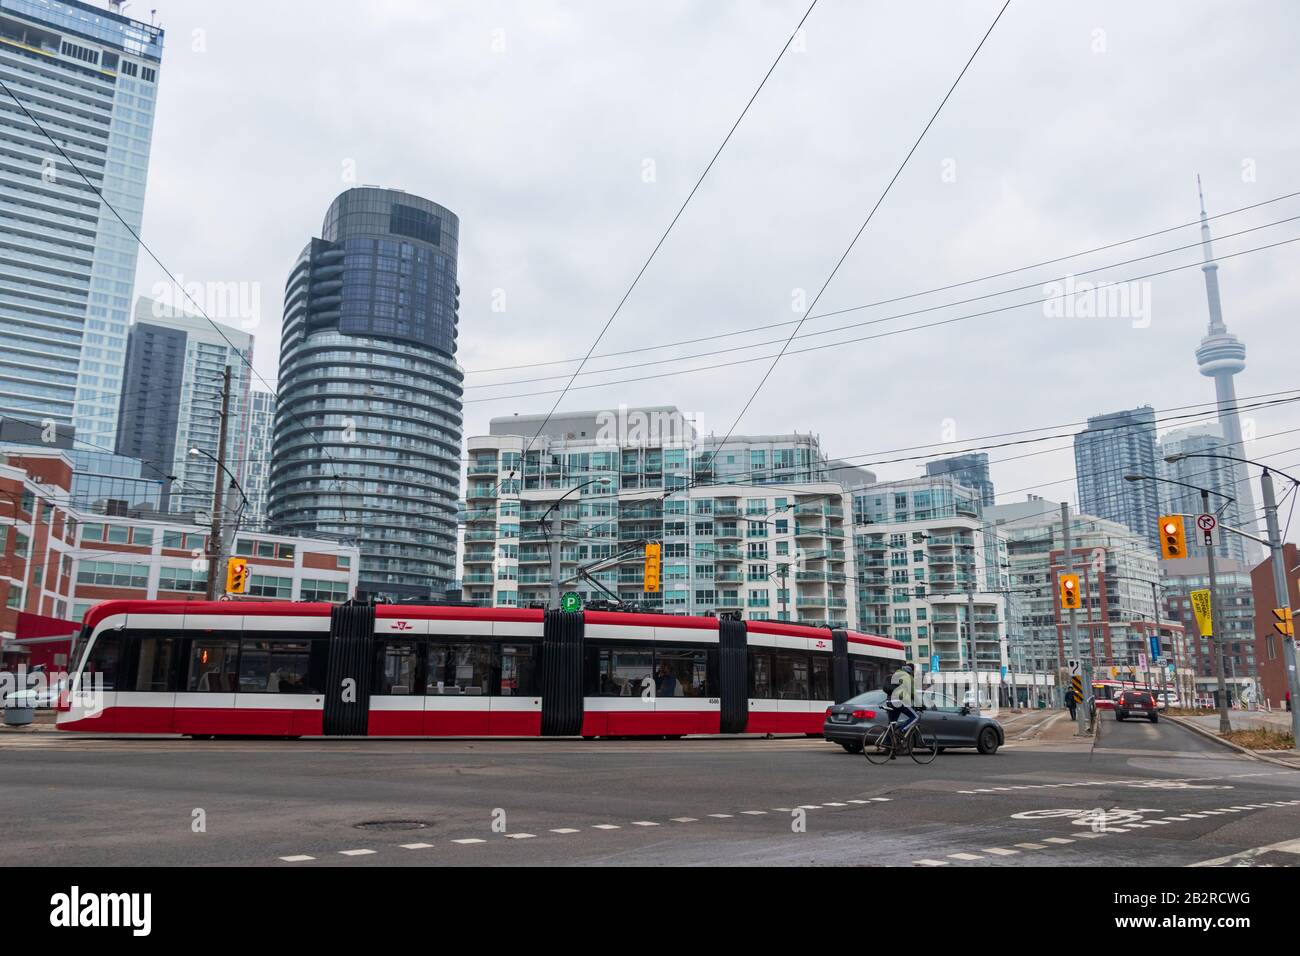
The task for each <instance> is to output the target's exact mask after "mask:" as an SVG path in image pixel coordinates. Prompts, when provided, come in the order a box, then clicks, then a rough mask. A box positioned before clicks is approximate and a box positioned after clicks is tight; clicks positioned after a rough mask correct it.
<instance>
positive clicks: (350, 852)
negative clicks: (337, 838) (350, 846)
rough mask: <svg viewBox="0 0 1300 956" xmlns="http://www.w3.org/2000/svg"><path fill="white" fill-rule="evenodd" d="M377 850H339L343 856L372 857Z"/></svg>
mask: <svg viewBox="0 0 1300 956" xmlns="http://www.w3.org/2000/svg"><path fill="white" fill-rule="evenodd" d="M375 852H376V851H375V850H339V853H340V854H341V855H342V856H370V855H371V854H373V853H375Z"/></svg>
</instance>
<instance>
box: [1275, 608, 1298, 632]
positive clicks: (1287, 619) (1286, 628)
mask: <svg viewBox="0 0 1300 956" xmlns="http://www.w3.org/2000/svg"><path fill="white" fill-rule="evenodd" d="M1273 616H1274V617H1275V618H1277V620H1276V621H1274V622H1273V630H1275V631H1277V632H1278V633H1279V634H1281V635H1282V636H1283V637H1295V622H1294V621H1293V620H1292V619H1291V609H1290V608H1289V607H1275V608H1273Z"/></svg>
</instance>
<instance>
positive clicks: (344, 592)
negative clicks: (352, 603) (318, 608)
mask: <svg viewBox="0 0 1300 956" xmlns="http://www.w3.org/2000/svg"><path fill="white" fill-rule="evenodd" d="M299 590H300V593H301V597H300V600H303V601H315V602H324V603H327V604H338V603H339V602H341V601H346V600H347V599H348V584H347V582H346V581H322V580H318V579H316V578H303V579H302V586H301V588H300V589H299Z"/></svg>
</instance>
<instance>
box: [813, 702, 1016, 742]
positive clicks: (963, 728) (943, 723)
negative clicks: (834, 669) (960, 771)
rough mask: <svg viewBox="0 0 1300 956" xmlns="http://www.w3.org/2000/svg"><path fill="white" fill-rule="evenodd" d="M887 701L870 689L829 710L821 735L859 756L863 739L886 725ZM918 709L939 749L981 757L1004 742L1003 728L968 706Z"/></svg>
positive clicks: (941, 705) (870, 737) (926, 730)
mask: <svg viewBox="0 0 1300 956" xmlns="http://www.w3.org/2000/svg"><path fill="white" fill-rule="evenodd" d="M886 700H888V696H887V695H886V694H885V692H884V691H883V690H869V691H867V692H866V693H865V694H859V695H858V696H857V697H854V698H851V699H850V700H846V701H845V702H844V703H842V704H836V705H834V706H833V707H828V708H827V709H826V721H825V723H824V724H823V725H822V736H823V737H825V738H826V739H827V740H829V741H830V742H831V743H836V744H839V745H840V746H841V747H843V748H844V749H845V750H846V751H848V752H849V753H851V754H856V753H862V741H863V739H864V738H866V739H875V737H876V735H878V734H880V733H882V732H883V731H884V729H885V727H886V726H888V724H889V711H888V710H887V709H886V707H885V701H886ZM917 710H918V711H919V712H920V714H921V732H922V733H924V734H933V735H934V736H935V737H936V738H937V739H938V741H939V749H940V750H953V749H956V748H959V747H974V748H975V749H976V750H978V751H979V752H980V753H982V754H991V753H996V752H997V749H998V748H999V747H1001V746H1002V745H1003V744H1004V743H1006V734H1005V733H1004V732H1003V730H1002V725H1001V724H999V723H998V722H997V721H996V720H994V719H993V718H992V717H985V716H983V715H981V714H980V713H979V711H978V708H972V707H971V706H970V705H969V704H956V703H955V702H952V704H951V705H950V706H947V705H944V703H943V702H941V703H940V705H939V706H927V707H926V708H925V709H924V710H922V709H921V708H919V707H918V708H917ZM868 735H869V736H868Z"/></svg>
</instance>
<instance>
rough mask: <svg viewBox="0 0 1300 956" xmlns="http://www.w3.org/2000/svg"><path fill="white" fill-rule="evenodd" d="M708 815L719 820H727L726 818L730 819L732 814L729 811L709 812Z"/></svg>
mask: <svg viewBox="0 0 1300 956" xmlns="http://www.w3.org/2000/svg"><path fill="white" fill-rule="evenodd" d="M709 816H711V817H717V818H718V819H719V820H727V819H730V817H731V816H732V814H730V813H710V814H709Z"/></svg>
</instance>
